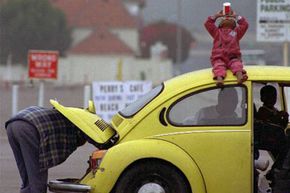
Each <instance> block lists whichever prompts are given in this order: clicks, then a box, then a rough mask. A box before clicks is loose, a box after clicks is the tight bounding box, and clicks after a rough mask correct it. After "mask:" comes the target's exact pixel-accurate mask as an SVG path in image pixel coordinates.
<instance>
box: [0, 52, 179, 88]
mask: <svg viewBox="0 0 290 193" xmlns="http://www.w3.org/2000/svg"><path fill="white" fill-rule="evenodd" d="M120 59H121V61H122V63H123V65H122V67H123V68H122V75H123V80H142V76H145V80H150V81H152V82H153V84H155V85H156V84H159V83H161V82H162V81H164V80H167V79H170V78H171V77H172V74H173V73H172V71H173V68H172V63H171V62H170V61H169V60H164V59H163V60H162V59H159V58H153V59H150V60H145V59H138V58H134V57H129V56H128V57H124V56H77V55H73V56H69V57H67V58H60V59H59V64H58V78H57V80H47V81H48V82H52V83H55V84H56V85H76V84H77V85H79V84H90V83H91V82H92V81H106V80H117V73H118V63H119V62H120ZM8 71H9V69H7V67H6V66H2V65H0V81H7V80H8V78H7V74H8ZM10 72H11V74H12V76H11V77H10V80H11V81H19V82H28V81H29V79H28V69H27V68H26V67H22V66H20V65H17V66H16V65H12V68H11V69H10ZM141 74H143V75H141Z"/></svg>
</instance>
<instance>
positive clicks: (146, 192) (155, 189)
mask: <svg viewBox="0 0 290 193" xmlns="http://www.w3.org/2000/svg"><path fill="white" fill-rule="evenodd" d="M138 193H165V190H164V189H163V187H162V186H160V185H159V184H156V183H147V184H144V185H143V186H141V188H140V189H139V191H138Z"/></svg>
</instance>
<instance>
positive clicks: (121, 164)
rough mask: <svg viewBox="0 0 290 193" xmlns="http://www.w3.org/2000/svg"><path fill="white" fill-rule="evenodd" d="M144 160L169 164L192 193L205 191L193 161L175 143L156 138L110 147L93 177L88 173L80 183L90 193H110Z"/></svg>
mask: <svg viewBox="0 0 290 193" xmlns="http://www.w3.org/2000/svg"><path fill="white" fill-rule="evenodd" d="M145 158H154V159H162V160H165V161H168V162H170V163H172V164H173V165H175V166H176V167H177V168H179V170H180V171H181V172H183V174H184V175H185V177H186V178H187V180H188V182H189V184H190V186H191V189H192V192H195V193H205V192H206V190H205V184H204V180H203V177H202V174H201V172H200V170H199V168H198V166H197V165H196V163H195V162H194V160H193V159H192V158H191V157H190V156H189V155H188V154H187V153H186V152H185V151H183V150H182V149H181V148H179V147H178V146H176V145H175V144H172V143H170V142H167V141H164V140H156V139H142V140H136V141H129V142H125V143H122V144H119V145H115V146H113V147H112V148H110V149H109V150H108V152H107V153H106V155H105V157H104V159H103V161H102V162H101V165H100V169H99V170H98V171H97V172H96V174H95V175H92V173H89V174H88V175H87V176H86V177H85V178H84V179H83V180H82V181H81V183H82V184H88V185H90V186H92V187H93V191H92V193H109V192H110V191H111V190H112V188H113V187H114V185H115V183H116V182H117V180H118V178H119V176H120V175H121V174H122V172H123V171H124V170H125V169H126V168H127V167H128V166H129V165H131V164H132V163H134V162H135V161H137V160H140V159H145Z"/></svg>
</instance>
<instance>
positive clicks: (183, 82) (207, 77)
mask: <svg viewBox="0 0 290 193" xmlns="http://www.w3.org/2000/svg"><path fill="white" fill-rule="evenodd" d="M245 70H246V71H247V74H248V80H250V81H271V82H272V81H277V82H288V83H290V67H285V66H246V67H245ZM236 81H237V78H236V77H235V76H234V75H233V74H232V72H231V71H230V70H228V71H227V76H226V79H225V82H236ZM213 83H215V82H214V80H213V76H212V69H211V68H208V69H203V70H198V71H193V72H189V73H186V74H183V75H181V76H177V77H175V78H173V79H170V80H168V81H165V82H164V85H165V87H166V90H167V91H169V92H170V90H172V92H174V91H175V92H179V91H181V90H187V89H190V88H193V87H198V86H202V85H207V84H213Z"/></svg>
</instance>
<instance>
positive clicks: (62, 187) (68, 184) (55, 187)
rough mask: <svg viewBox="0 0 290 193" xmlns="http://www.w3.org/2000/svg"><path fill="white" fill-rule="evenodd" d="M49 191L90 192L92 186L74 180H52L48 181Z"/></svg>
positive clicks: (56, 192)
mask: <svg viewBox="0 0 290 193" xmlns="http://www.w3.org/2000/svg"><path fill="white" fill-rule="evenodd" d="M48 188H49V191H51V192H55V193H68V192H69V193H77V192H83V193H88V192H90V190H91V189H92V188H91V186H88V185H84V184H79V183H76V182H74V181H73V180H70V179H69V180H67V179H64V180H51V181H49V183H48Z"/></svg>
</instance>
